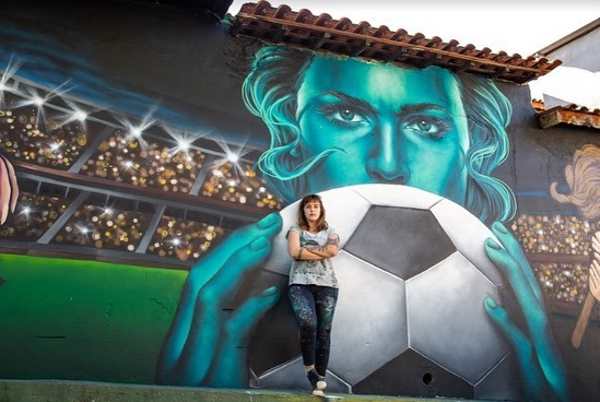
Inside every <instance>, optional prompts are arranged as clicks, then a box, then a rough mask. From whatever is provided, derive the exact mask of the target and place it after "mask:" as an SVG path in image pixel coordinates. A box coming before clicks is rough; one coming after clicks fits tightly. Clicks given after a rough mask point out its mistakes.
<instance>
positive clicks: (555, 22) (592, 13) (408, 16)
mask: <svg viewBox="0 0 600 402" xmlns="http://www.w3.org/2000/svg"><path fill="white" fill-rule="evenodd" d="M246 2H247V0H246V1H244V0H234V1H233V4H232V5H231V7H230V8H229V12H230V13H231V14H233V15H235V14H237V13H238V11H239V9H240V7H241V6H242V4H243V3H246ZM270 3H271V5H273V6H274V7H277V6H279V5H281V4H287V5H288V6H290V7H291V8H292V10H294V11H298V10H300V9H302V8H307V9H309V10H310V11H311V12H312V13H313V14H316V15H318V14H321V13H328V14H329V15H331V16H332V17H333V18H334V19H340V18H342V17H348V18H350V19H351V20H352V22H355V23H358V22H360V21H367V22H368V23H370V24H371V25H372V26H379V25H387V26H388V28H390V29H391V30H393V31H395V30H397V29H399V28H403V29H404V30H406V31H407V32H408V33H409V34H415V33H417V32H421V33H422V34H424V35H425V37H428V38H431V37H433V36H439V37H440V38H442V39H443V40H444V41H449V40H451V39H456V40H458V41H459V42H460V43H461V44H463V45H465V44H468V43H472V44H474V45H475V46H476V47H477V48H479V49H481V48H484V47H489V48H490V49H492V51H494V52H498V51H500V50H504V51H506V52H507V53H509V54H513V53H519V54H520V55H521V56H524V57H526V56H529V55H531V54H534V53H535V52H536V51H538V50H540V49H542V48H544V47H545V46H547V45H549V44H551V43H553V42H555V41H556V40H558V39H560V38H562V37H564V36H566V35H568V34H569V33H571V32H573V31H575V30H577V29H578V28H580V27H582V26H583V25H585V24H587V23H589V22H591V21H593V20H595V19H596V18H598V17H600V1H598V0H595V1H594V0H504V1H499V0H487V1H486V0H460V1H452V0H446V1H444V0H419V1H416V0H411V1H408V0H345V1H342V0H287V1H279V0H271V1H270ZM598 51H599V54H600V45H599V49H598ZM599 57H600V56H599ZM530 87H531V88H532V96H533V97H535V98H541V96H542V94H543V93H549V94H551V95H554V96H558V97H562V99H564V98H565V97H566V98H568V99H565V100H567V101H570V102H575V103H578V104H581V105H584V106H588V107H595V108H600V73H595V74H593V73H589V72H585V71H577V69H573V68H568V67H559V68H558V69H556V70H555V71H554V72H552V73H550V74H549V75H548V76H546V77H545V78H544V79H542V80H539V82H533V83H532V84H531V85H530Z"/></svg>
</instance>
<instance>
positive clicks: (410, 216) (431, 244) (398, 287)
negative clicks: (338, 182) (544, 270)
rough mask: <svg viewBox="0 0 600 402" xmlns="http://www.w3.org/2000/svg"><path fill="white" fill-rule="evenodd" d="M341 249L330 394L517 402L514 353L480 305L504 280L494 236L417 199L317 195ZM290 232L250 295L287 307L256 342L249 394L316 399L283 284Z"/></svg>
mask: <svg viewBox="0 0 600 402" xmlns="http://www.w3.org/2000/svg"><path fill="white" fill-rule="evenodd" d="M320 195H321V197H322V199H323V203H324V206H325V209H326V212H327V215H326V218H327V221H328V223H329V224H330V226H332V227H333V228H334V229H335V230H336V232H337V233H338V234H339V235H340V238H341V250H340V252H339V254H338V255H337V256H336V257H335V258H334V259H333V264H334V267H335V270H336V275H337V277H338V281H339V288H340V290H339V298H338V305H337V308H336V312H335V316H334V321H333V329H332V338H331V355H330V360H329V369H328V373H327V377H328V378H327V382H328V390H329V391H336V392H348V393H361V394H362V393H372V394H387V395H411V394H412V395H418V396H436V395H440V396H447V397H462V398H477V399H504V400H507V399H518V398H519V395H518V391H517V390H518V381H516V378H515V377H516V370H514V367H513V366H514V363H513V361H512V360H513V359H512V357H511V351H510V349H509V347H508V345H507V344H506V343H505V341H504V340H503V338H502V335H501V334H500V333H499V332H498V330H497V329H496V328H495V327H494V325H493V323H492V322H491V320H490V319H489V318H488V316H487V314H486V312H485V310H484V306H483V299H484V298H485V296H486V295H489V296H492V297H494V298H495V299H496V300H498V299H499V298H500V291H501V289H502V288H503V286H505V285H504V280H503V278H502V277H501V275H500V274H499V272H498V271H497V269H496V267H495V266H494V265H493V264H492V263H491V262H490V261H489V259H488V258H487V256H486V255H485V252H484V246H483V242H484V241H485V239H486V238H488V237H492V238H493V237H494V235H493V234H492V233H491V232H490V231H489V230H488V229H487V228H486V227H485V226H484V225H483V223H481V222H480V221H479V219H477V218H476V217H475V216H473V215H472V214H470V213H469V212H467V211H466V210H465V209H464V208H463V207H461V206H459V205H457V204H455V203H453V202H451V201H449V200H447V199H444V198H442V197H440V196H438V195H435V194H431V193H428V192H425V191H422V190H418V189H415V188H412V187H406V186H399V185H388V184H368V185H358V186H351V187H344V188H340V189H335V190H330V191H326V192H323V193H320ZM298 208H299V201H298V202H295V203H294V204H291V205H289V206H288V207H287V208H285V209H284V210H283V211H281V216H282V218H283V228H282V230H281V232H280V233H279V234H278V235H277V237H276V238H275V240H274V244H273V252H272V255H271V256H270V258H269V260H268V261H267V262H266V264H265V265H264V268H263V269H262V270H260V273H259V275H258V277H257V278H256V279H255V280H254V281H253V286H252V289H251V290H252V291H258V290H259V289H264V288H265V287H268V286H272V285H274V284H275V285H277V286H279V288H280V289H281V291H282V298H281V300H280V302H279V303H278V304H277V305H276V306H275V307H274V308H273V309H272V310H271V311H269V312H268V313H267V314H266V315H265V317H264V318H263V319H262V320H261V321H260V322H259V324H258V325H257V328H256V329H255V332H254V334H253V336H252V339H251V340H250V345H249V350H248V356H249V368H250V370H251V373H252V375H253V376H254V381H253V385H255V386H257V387H265V388H284V389H308V387H309V383H308V381H307V380H306V378H305V375H304V370H303V364H302V358H301V355H300V347H299V341H298V328H297V324H296V322H295V319H294V316H293V313H292V310H291V307H290V306H289V299H288V298H287V281H288V272H289V268H290V264H291V259H290V257H289V255H288V253H287V240H286V239H285V235H286V233H287V230H288V229H289V227H290V226H291V225H292V224H294V223H295V222H296V220H297V213H298Z"/></svg>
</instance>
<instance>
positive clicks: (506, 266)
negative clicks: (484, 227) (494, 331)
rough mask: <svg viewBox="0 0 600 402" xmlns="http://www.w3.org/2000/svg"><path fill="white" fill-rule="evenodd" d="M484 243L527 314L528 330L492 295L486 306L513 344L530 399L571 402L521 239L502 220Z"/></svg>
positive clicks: (560, 363)
mask: <svg viewBox="0 0 600 402" xmlns="http://www.w3.org/2000/svg"><path fill="white" fill-rule="evenodd" d="M492 231H493V232H494V234H495V235H496V237H497V238H498V240H500V243H501V245H502V247H501V246H500V245H499V244H498V243H497V242H496V241H494V240H493V239H491V238H488V239H487V240H486V243H485V250H486V254H487V256H488V257H489V259H490V260H491V261H492V262H493V263H494V264H495V265H496V267H497V268H498V269H499V270H500V271H501V272H502V273H503V274H504V277H505V278H506V279H507V280H508V283H510V286H511V287H512V289H513V291H514V293H515V295H516V297H517V301H518V304H519V306H520V307H521V310H522V312H523V315H524V317H525V321H526V324H527V328H526V329H521V328H519V327H518V326H517V325H516V324H515V322H514V317H510V316H509V313H508V312H507V311H506V310H505V309H504V308H503V307H502V306H500V305H499V304H498V302H497V301H495V300H494V299H493V298H491V297H487V298H486V299H485V301H484V306H485V309H486V311H487V313H488V314H489V316H490V317H491V319H492V321H493V322H494V323H495V324H496V326H497V327H498V328H499V329H500V331H501V332H502V333H503V334H504V336H505V337H506V339H507V340H508V342H509V343H510V345H511V346H512V348H513V350H514V352H515V356H516V359H517V362H518V365H519V369H520V372H521V378H522V380H523V381H522V383H523V387H524V390H523V391H524V393H525V396H526V400H527V401H544V402H546V401H552V400H559V401H568V392H567V382H566V375H565V369H564V367H563V365H562V362H561V359H560V356H559V353H558V350H557V348H556V344H555V342H554V339H553V337H552V333H551V329H550V323H549V322H548V317H547V315H546V311H545V307H544V300H543V297H542V290H541V288H540V286H539V284H538V282H537V279H536V277H535V274H534V272H533V270H532V269H531V266H530V265H529V262H528V261H527V258H526V257H525V254H524V253H523V250H522V249H521V247H520V245H519V243H518V241H517V240H516V239H515V238H514V237H513V236H512V235H511V234H510V233H509V232H508V230H507V229H506V228H505V227H504V226H503V225H502V224H501V223H500V222H496V223H494V224H493V225H492Z"/></svg>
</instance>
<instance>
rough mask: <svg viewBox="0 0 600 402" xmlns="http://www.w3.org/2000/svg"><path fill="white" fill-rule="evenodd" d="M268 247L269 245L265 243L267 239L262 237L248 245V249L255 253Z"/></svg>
mask: <svg viewBox="0 0 600 402" xmlns="http://www.w3.org/2000/svg"><path fill="white" fill-rule="evenodd" d="M268 245H269V242H268V241H267V239H265V238H264V237H259V238H258V239H256V240H254V241H253V242H252V243H250V249H251V250H254V251H257V250H260V249H263V248H265V247H267V246H268Z"/></svg>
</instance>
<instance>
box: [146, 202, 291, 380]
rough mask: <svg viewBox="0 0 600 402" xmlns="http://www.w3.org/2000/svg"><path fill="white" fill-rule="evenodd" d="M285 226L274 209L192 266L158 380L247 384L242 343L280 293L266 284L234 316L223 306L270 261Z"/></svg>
mask: <svg viewBox="0 0 600 402" xmlns="http://www.w3.org/2000/svg"><path fill="white" fill-rule="evenodd" d="M281 225H282V221H281V217H280V216H279V214H278V213H272V214H270V215H268V216H267V217H265V218H263V219H262V220H261V221H259V222H257V223H255V224H252V225H248V226H245V227H243V228H241V229H238V230H236V231H235V232H233V233H232V234H231V235H230V236H229V237H228V238H227V239H225V240H224V241H223V243H221V244H220V245H219V246H217V247H215V248H214V249H213V250H211V251H210V252H209V253H208V254H207V255H206V256H205V257H204V258H202V259H201V260H200V261H199V262H197V263H196V264H195V265H194V266H193V267H192V268H191V270H190V273H189V274H188V277H187V279H186V282H185V284H184V287H183V290H182V293H181V299H180V301H179V306H178V308H177V312H176V315H175V318H174V319H173V322H172V324H171V328H170V329H169V332H168V334H167V336H166V338H165V341H164V343H163V347H162V350H161V353H160V356H159V361H158V366H157V373H156V380H157V382H158V383H161V384H177V385H191V386H201V385H208V386H213V387H228V388H240V387H246V386H247V385H248V384H247V372H248V370H247V367H246V364H247V363H246V349H245V348H244V347H243V346H244V345H245V344H246V342H247V337H248V335H249V333H250V331H251V329H252V327H253V326H254V324H255V323H256V322H257V321H258V320H259V319H260V318H261V317H262V315H263V314H264V313H265V312H267V311H268V310H269V309H270V308H271V307H272V306H273V305H274V304H275V303H276V302H277V300H278V298H279V291H278V289H277V288H275V287H271V288H268V289H266V290H265V291H263V292H262V293H261V294H259V295H257V296H254V297H251V298H249V299H248V300H246V301H245V302H244V303H243V304H242V305H241V306H240V307H239V308H238V309H236V310H235V311H234V312H233V313H232V314H230V315H227V314H226V313H225V312H224V311H223V307H224V306H225V302H226V301H227V300H228V299H229V298H230V297H231V296H232V295H234V294H235V293H236V292H237V290H238V289H239V287H240V286H241V285H242V280H243V278H244V275H245V274H246V273H248V272H250V271H252V270H254V269H257V267H259V264H260V263H261V262H263V261H265V260H266V259H267V257H268V256H269V254H270V253H271V240H272V238H273V237H274V236H275V235H276V234H277V233H278V232H279V231H280V230H281Z"/></svg>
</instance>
